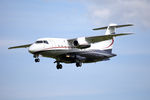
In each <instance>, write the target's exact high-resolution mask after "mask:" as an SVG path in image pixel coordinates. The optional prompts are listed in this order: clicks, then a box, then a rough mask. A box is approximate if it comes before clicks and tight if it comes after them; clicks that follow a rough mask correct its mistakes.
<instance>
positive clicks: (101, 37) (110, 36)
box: [85, 33, 133, 43]
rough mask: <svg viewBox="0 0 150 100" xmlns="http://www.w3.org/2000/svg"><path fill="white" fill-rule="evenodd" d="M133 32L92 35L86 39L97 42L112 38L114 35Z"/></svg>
mask: <svg viewBox="0 0 150 100" xmlns="http://www.w3.org/2000/svg"><path fill="white" fill-rule="evenodd" d="M130 34H133V33H120V34H110V35H101V36H92V37H86V38H85V39H86V41H87V42H89V43H96V42H101V41H105V40H110V39H112V38H113V37H116V36H122V35H130Z"/></svg>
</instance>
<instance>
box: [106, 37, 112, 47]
mask: <svg viewBox="0 0 150 100" xmlns="http://www.w3.org/2000/svg"><path fill="white" fill-rule="evenodd" d="M113 43H114V39H113V38H112V42H111V44H110V45H109V46H108V47H106V48H109V47H110V46H112V45H113Z"/></svg>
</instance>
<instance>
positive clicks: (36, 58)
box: [33, 54, 40, 62]
mask: <svg viewBox="0 0 150 100" xmlns="http://www.w3.org/2000/svg"><path fill="white" fill-rule="evenodd" d="M33 57H34V58H35V62H40V59H39V54H34V55H33Z"/></svg>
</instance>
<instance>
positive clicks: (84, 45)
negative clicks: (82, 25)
mask: <svg viewBox="0 0 150 100" xmlns="http://www.w3.org/2000/svg"><path fill="white" fill-rule="evenodd" d="M73 45H74V46H75V47H76V48H79V49H85V48H89V47H90V46H91V45H90V44H89V43H88V42H87V41H86V40H85V37H80V38H77V40H74V41H73Z"/></svg>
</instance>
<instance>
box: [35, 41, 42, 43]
mask: <svg viewBox="0 0 150 100" xmlns="http://www.w3.org/2000/svg"><path fill="white" fill-rule="evenodd" d="M35 43H43V41H36V42H35Z"/></svg>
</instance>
